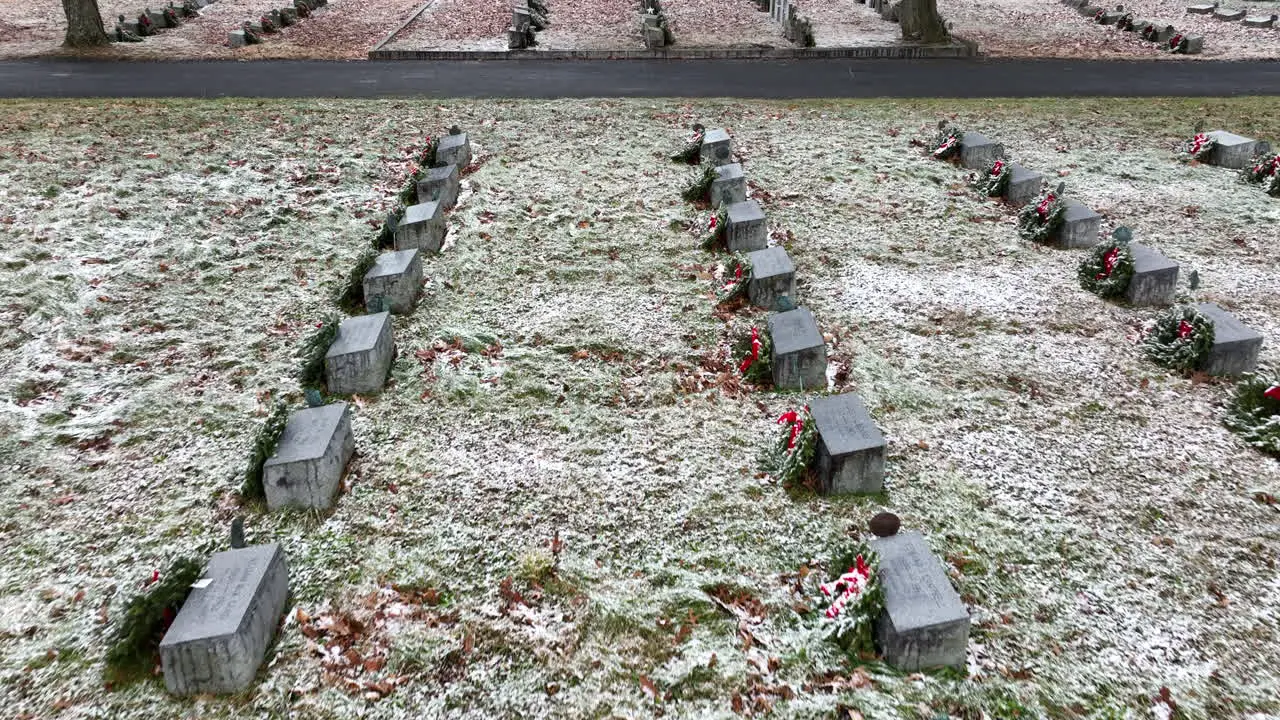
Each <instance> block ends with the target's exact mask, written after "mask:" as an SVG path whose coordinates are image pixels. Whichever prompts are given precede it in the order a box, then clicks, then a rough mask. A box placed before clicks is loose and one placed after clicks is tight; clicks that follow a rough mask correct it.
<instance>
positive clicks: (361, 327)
mask: <svg viewBox="0 0 1280 720" xmlns="http://www.w3.org/2000/svg"><path fill="white" fill-rule="evenodd" d="M393 355H395V341H394V340H393V339H392V336H391V313H389V312H379V313H373V314H372V315H360V316H357V317H352V318H347V319H346V320H343V321H342V324H340V325H338V336H337V337H336V338H334V340H333V344H332V345H330V346H329V351H328V352H327V353H325V355H324V377H325V386H326V387H328V388H329V392H330V393H333V394H335V395H348V394H351V393H368V392H377V391H378V390H381V389H382V386H383V384H385V383H386V381H387V372H388V371H389V370H390V369H391V359H392V356H393Z"/></svg>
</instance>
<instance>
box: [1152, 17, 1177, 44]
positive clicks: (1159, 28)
mask: <svg viewBox="0 0 1280 720" xmlns="http://www.w3.org/2000/svg"><path fill="white" fill-rule="evenodd" d="M1148 26H1149V27H1154V28H1155V29H1156V36H1155V37H1154V38H1152V39H1151V42H1154V43H1159V44H1161V45H1163V44H1165V43H1167V42H1169V38H1171V37H1173V36H1174V35H1176V34H1177V31H1176V30H1174V29H1173V26H1172V25H1166V24H1163V23H1159V22H1151V23H1148Z"/></svg>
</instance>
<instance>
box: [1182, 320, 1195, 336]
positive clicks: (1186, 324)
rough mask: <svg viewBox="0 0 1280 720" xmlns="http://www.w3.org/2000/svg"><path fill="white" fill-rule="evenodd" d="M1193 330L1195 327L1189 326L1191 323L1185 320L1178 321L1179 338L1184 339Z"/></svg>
mask: <svg viewBox="0 0 1280 720" xmlns="http://www.w3.org/2000/svg"><path fill="white" fill-rule="evenodd" d="M1193 332H1195V328H1194V327H1192V326H1191V323H1189V322H1187V321H1186V320H1179V321H1178V337H1179V338H1180V339H1183V340H1185V339H1186V338H1189V337H1191V333H1193Z"/></svg>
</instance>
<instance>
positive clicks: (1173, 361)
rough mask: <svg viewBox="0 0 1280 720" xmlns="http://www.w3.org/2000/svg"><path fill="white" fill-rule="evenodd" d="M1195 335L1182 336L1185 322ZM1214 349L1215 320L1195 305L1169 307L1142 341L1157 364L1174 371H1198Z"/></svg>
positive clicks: (1145, 350) (1145, 349)
mask: <svg viewBox="0 0 1280 720" xmlns="http://www.w3.org/2000/svg"><path fill="white" fill-rule="evenodd" d="M1184 322H1185V323H1187V324H1188V325H1190V326H1191V333H1190V335H1188V336H1187V337H1181V336H1180V333H1179V329H1180V328H1181V327H1182V323H1184ZM1212 347H1213V321H1212V320H1210V319H1209V318H1208V317H1207V316H1206V315H1205V314H1204V313H1202V312H1200V311H1199V310H1197V309H1196V308H1195V306H1193V305H1178V306H1176V307H1172V308H1169V309H1168V310H1166V311H1165V312H1164V313H1162V314H1161V315H1160V316H1159V317H1158V318H1156V324H1155V327H1154V328H1152V330H1151V332H1150V333H1149V334H1148V335H1147V337H1146V338H1145V339H1144V340H1143V341H1142V349H1143V351H1144V352H1145V353H1146V354H1147V357H1149V358H1151V360H1152V361H1154V362H1155V363H1156V364H1157V365H1162V366H1164V367H1167V368H1169V369H1171V370H1179V371H1182V372H1192V371H1194V370H1198V369H1199V368H1200V366H1201V365H1203V364H1204V361H1205V359H1206V358H1207V357H1208V356H1209V349H1210V348H1212Z"/></svg>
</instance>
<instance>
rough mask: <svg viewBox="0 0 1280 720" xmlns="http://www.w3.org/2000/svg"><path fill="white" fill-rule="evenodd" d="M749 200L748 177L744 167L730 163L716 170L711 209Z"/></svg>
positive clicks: (712, 182) (712, 184) (712, 186)
mask: <svg viewBox="0 0 1280 720" xmlns="http://www.w3.org/2000/svg"><path fill="white" fill-rule="evenodd" d="M746 199H747V177H746V176H745V175H743V174H742V165H740V164H738V163H729V164H728V165H721V166H719V167H717V168H716V179H715V180H712V181H711V207H720V206H721V205H732V204H733V203H738V202H743V201H745V200H746Z"/></svg>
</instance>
